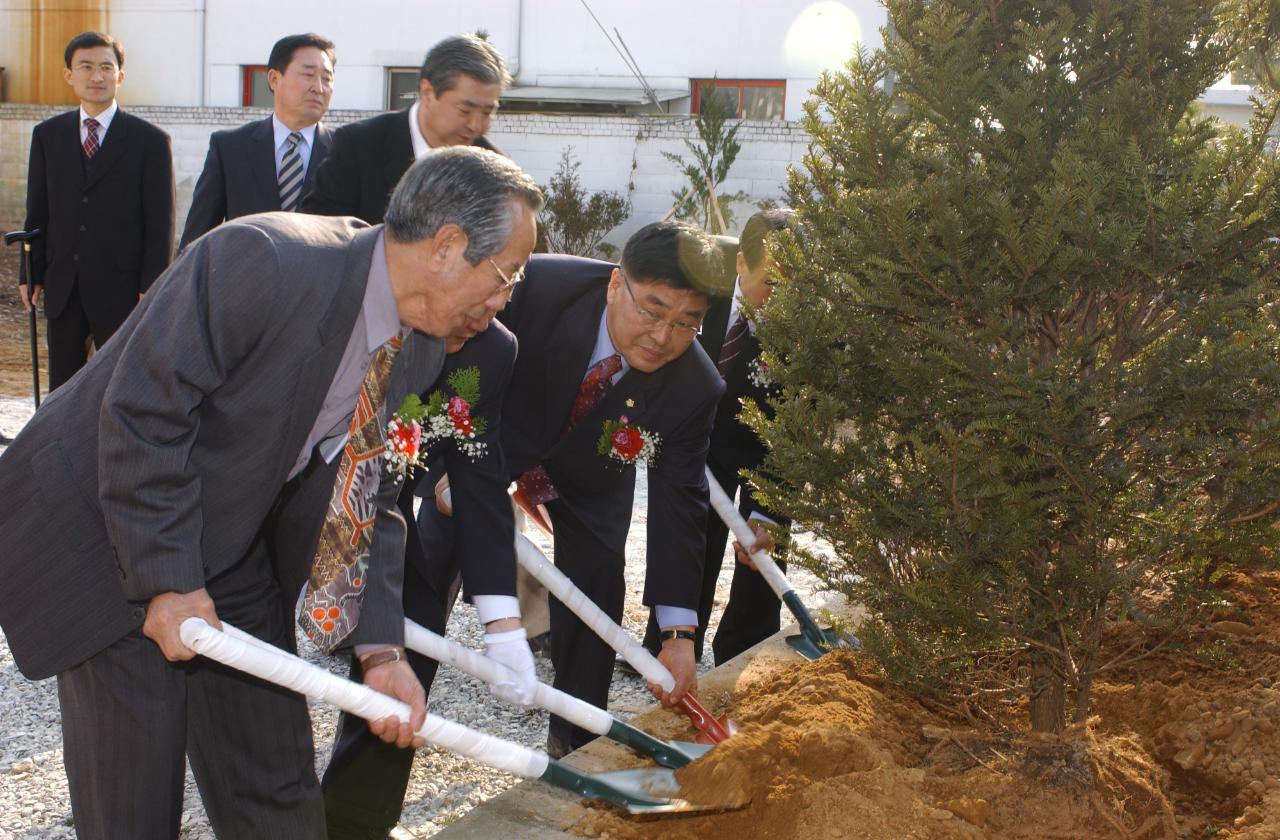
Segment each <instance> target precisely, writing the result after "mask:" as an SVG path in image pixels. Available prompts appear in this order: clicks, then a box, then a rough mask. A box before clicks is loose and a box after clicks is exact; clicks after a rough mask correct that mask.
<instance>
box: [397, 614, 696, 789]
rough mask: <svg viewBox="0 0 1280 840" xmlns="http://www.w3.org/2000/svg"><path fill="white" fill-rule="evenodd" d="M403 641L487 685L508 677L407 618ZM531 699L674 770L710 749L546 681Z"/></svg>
mask: <svg viewBox="0 0 1280 840" xmlns="http://www.w3.org/2000/svg"><path fill="white" fill-rule="evenodd" d="M404 644H405V647H407V648H409V649H410V650H416V651H417V652H418V653H420V654H422V655H423V656H429V657H431V658H432V659H434V660H436V661H438V662H443V663H445V664H446V665H452V666H453V667H454V668H457V669H458V670H460V671H465V672H467V673H468V674H470V675H471V676H473V677H477V678H479V679H480V680H482V681H483V682H485V683H488V684H489V685H493V684H494V683H497V682H503V681H505V679H507V678H509V677H508V675H509V674H510V669H509V668H507V667H506V666H505V665H502V664H500V663H498V662H494V661H493V660H492V659H488V658H486V657H484V656H481V655H480V654H478V653H476V652H475V651H474V650H471V649H470V648H467V647H463V646H462V645H460V644H458V643H457V642H454V641H450V640H449V639H446V638H444V637H443V636H440V635H438V634H436V633H432V632H431V631H430V630H428V629H427V628H425V627H422V626H420V625H418V624H415V623H413V622H412V621H409V620H408V619H405V622H404ZM504 672H506V673H504ZM533 702H534V703H535V704H536V705H537V706H538V707H540V708H543V709H546V710H547V711H549V712H551V713H552V714H557V715H559V716H560V717H562V718H564V719H565V720H567V721H569V722H570V723H573V724H574V725H576V726H581V727H582V728H583V729H585V730H587V731H588V732H594V733H595V734H597V735H603V736H605V737H606V738H608V739H609V740H611V741H617V742H618V743H619V744H622V745H624V746H628V747H631V748H632V749H634V750H635V751H636V752H638V753H640V754H642V755H647V756H649V757H650V758H652V759H653V760H654V761H656V762H658V763H659V764H661V765H662V766H663V767H670V768H672V769H673V770H676V769H679V768H681V767H684V766H685V765H686V764H688V763H689V762H690V761H693V760H694V759H695V758H699V757H701V756H703V755H705V754H706V752H707V750H709V749H711V748H710V747H709V746H706V745H704V744H689V743H682V742H675V743H668V742H667V741H661V740H659V739H657V738H655V737H653V736H652V735H650V734H649V733H647V732H645V731H643V730H641V729H637V728H636V727H634V726H631V725H630V724H627V723H623V722H622V721H620V720H618V719H617V718H615V717H613V716H612V715H610V714H609V713H608V712H606V711H605V710H604V709H599V708H596V707H595V706H593V705H591V704H590V703H588V702H586V701H585V700H579V699H578V698H577V697H574V696H573V695H571V694H566V693H564V692H563V691H560V690H559V689H556V688H552V687H551V686H549V685H546V684H545V683H541V682H540V683H538V687H537V689H536V691H535V693H534V695H533Z"/></svg>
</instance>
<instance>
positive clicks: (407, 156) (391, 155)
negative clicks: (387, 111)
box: [382, 108, 417, 196]
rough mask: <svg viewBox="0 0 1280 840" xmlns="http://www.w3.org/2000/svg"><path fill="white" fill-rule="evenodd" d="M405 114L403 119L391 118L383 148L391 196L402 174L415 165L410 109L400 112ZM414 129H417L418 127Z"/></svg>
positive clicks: (385, 171) (388, 191)
mask: <svg viewBox="0 0 1280 840" xmlns="http://www.w3.org/2000/svg"><path fill="white" fill-rule="evenodd" d="M400 113H401V114H403V115H404V118H403V119H399V120H390V121H388V123H387V124H388V125H389V126H390V127H391V131H390V133H389V135H388V136H387V137H386V138H384V143H383V149H385V150H386V154H387V159H386V161H384V162H383V165H382V175H383V177H384V178H385V179H386V182H387V190H386V192H387V195H388V196H390V194H391V190H392V189H393V188H394V187H395V185H396V184H397V183H399V181H400V176H401V175H403V174H404V173H405V170H407V169H408V168H409V167H410V166H412V165H413V141H412V140H410V139H409V131H410V130H411V127H410V125H409V110H408V109H407V108H406V109H405V110H403V111H401V112H400ZM412 130H415V131H416V130H417V129H416V128H414V129H412Z"/></svg>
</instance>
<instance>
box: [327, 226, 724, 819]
mask: <svg viewBox="0 0 1280 840" xmlns="http://www.w3.org/2000/svg"><path fill="white" fill-rule="evenodd" d="M498 273H501V274H502V275H503V276H504V280H505V282H507V283H510V284H512V285H514V287H515V292H514V294H513V295H512V297H511V302H510V304H509V305H508V306H507V307H506V308H505V309H503V310H502V312H501V314H500V315H499V320H498V322H495V323H494V324H492V325H491V326H490V327H489V329H488V330H486V331H484V332H481V333H480V334H479V335H476V336H475V337H474V338H470V339H469V340H466V341H465V343H464V344H463V345H462V347H461V349H460V350H458V351H457V352H453V353H452V355H450V356H449V360H448V362H447V364H448V365H449V366H450V367H452V368H455V369H456V368H457V367H460V366H466V365H467V364H474V365H476V366H477V367H478V368H479V370H480V371H481V386H480V387H481V395H482V400H488V401H489V403H488V404H487V405H486V406H484V407H483V408H481V409H479V411H481V413H483V416H484V417H485V419H486V420H487V421H488V422H489V430H488V431H487V432H486V436H485V438H486V439H487V440H489V441H492V440H493V439H495V438H496V439H498V440H500V442H501V448H500V450H499V449H498V447H494V446H490V447H489V450H490V452H491V453H493V452H497V451H500V452H501V456H500V457H499V458H498V465H499V467H500V468H501V471H500V472H499V474H498V475H497V476H496V477H495V476H494V475H493V473H492V466H493V465H492V463H491V462H489V459H487V458H486V459H483V460H482V461H479V462H475V463H472V462H469V461H467V462H464V461H462V460H459V459H454V460H453V462H452V463H451V462H450V460H449V458H448V456H447V455H446V457H445V459H444V461H445V466H446V467H450V469H449V480H450V482H451V487H450V493H451V495H452V497H453V498H452V502H453V510H454V511H456V515H455V516H450V515H449V513H446V512H444V511H443V510H441V509H440V508H439V507H437V505H436V504H433V503H432V502H431V500H430V494H429V493H426V494H424V495H427V497H428V498H427V500H426V501H425V502H424V504H422V506H421V507H420V509H419V511H418V528H417V531H418V536H419V537H420V539H421V543H422V546H423V550H422V551H420V552H418V553H417V556H416V557H410V558H408V559H407V560H406V563H405V586H404V592H405V615H406V617H408V618H412V619H415V620H417V621H419V623H421V624H423V625H424V626H426V627H427V628H428V629H430V630H433V631H435V632H437V633H443V632H444V625H445V623H446V616H447V614H448V612H449V610H450V608H451V607H452V605H453V602H454V599H455V598H456V593H457V589H456V583H455V581H456V580H457V576H458V572H459V569H462V570H463V572H464V574H463V577H464V578H466V587H467V589H468V590H471V589H472V588H477V589H479V588H478V587H475V586H474V584H473V582H472V580H471V579H470V578H468V576H467V574H466V569H467V565H468V563H471V564H472V565H473V566H475V565H478V564H477V563H474V562H472V561H479V562H480V563H483V564H484V565H485V566H486V567H487V568H488V569H489V570H490V571H492V572H496V571H497V570H501V569H505V570H508V571H509V570H510V569H512V568H513V567H514V565H515V554H514V545H513V543H514V530H513V527H512V526H511V525H510V524H506V525H505V526H504V527H503V528H502V529H495V528H489V527H488V526H487V523H489V522H492V521H494V520H493V516H494V512H495V511H496V510H497V507H496V506H495V505H501V506H504V507H505V510H506V514H507V522H508V523H510V516H511V505H510V501H509V500H508V498H507V493H506V488H507V486H508V484H509V483H510V482H511V481H515V482H516V483H517V487H518V490H517V497H518V499H520V500H521V502H522V506H526V508H527V509H536V507H537V506H538V505H545V509H546V510H547V512H548V514H549V516H550V524H551V525H552V526H553V527H554V532H555V562H556V565H557V566H559V567H560V569H561V570H562V571H563V572H564V573H565V574H566V575H568V576H569V578H570V579H571V580H572V581H573V582H574V583H575V584H577V586H578V587H579V588H581V589H582V590H583V591H584V592H585V593H586V594H587V595H588V596H589V597H590V598H591V599H592V600H593V601H595V603H596V604H598V605H599V606H600V607H601V608H603V609H604V610H605V612H607V613H609V615H610V616H611V617H612V618H613V619H614V620H615V621H617V620H621V618H622V607H623V597H624V594H625V584H624V580H623V565H624V563H625V559H626V542H627V531H628V529H629V527H630V524H631V509H632V496H633V491H634V487H635V466H634V465H633V464H628V463H625V462H624V460H622V459H619V458H617V457H614V456H613V455H611V454H609V453H608V451H606V452H605V453H604V454H602V453H601V451H600V440H601V438H602V436H603V435H604V429H605V424H606V422H608V421H612V422H614V423H619V422H623V418H625V423H626V424H627V425H628V426H630V427H632V428H634V429H637V430H643V432H644V433H645V434H646V435H648V436H649V437H650V438H652V439H653V440H655V441H656V442H657V443H658V448H659V451H658V453H657V457H656V458H654V459H653V463H651V464H648V465H647V469H648V480H649V504H648V575H647V580H646V585H645V593H644V602H645V603H646V604H648V605H650V606H653V607H655V609H656V612H657V615H658V622H659V625H660V627H661V631H662V635H663V636H664V639H663V641H662V648H661V651H660V653H659V654H658V658H659V659H660V660H661V661H662V662H663V663H664V664H665V665H666V666H667V667H668V668H669V669H670V670H671V672H672V675H673V676H674V677H675V680H676V687H675V690H674V691H672V692H671V693H670V694H665V695H664V694H663V693H662V692H661V690H660V689H659V688H658V687H657V686H650V690H651V691H653V692H654V694H655V695H656V696H658V697H659V698H660V699H661V700H662V701H663V702H664V703H665V704H668V705H674V704H675V703H678V702H679V701H680V699H681V698H683V697H684V695H685V694H686V693H687V692H689V691H691V690H694V689H696V686H697V671H696V661H695V659H694V655H693V654H694V651H693V635H694V631H695V630H696V629H697V606H698V593H699V587H700V583H701V579H702V555H703V546H704V542H705V531H706V524H707V509H708V500H707V485H706V478H705V475H704V473H703V465H704V464H705V462H706V456H707V441H708V436H709V435H710V433H711V425H712V421H713V419H714V417H715V411H716V406H717V404H718V402H719V399H720V395H721V394H722V393H723V392H724V382H723V380H722V379H721V378H720V375H719V374H718V373H717V372H716V367H715V364H714V363H713V362H712V361H711V359H710V358H709V357H708V356H707V354H706V352H705V351H703V350H702V348H701V347H699V346H698V345H697V344H696V343H695V338H696V337H697V335H698V333H699V332H700V330H701V325H702V319H703V317H704V316H705V315H706V313H707V309H708V307H709V305H710V302H711V296H712V295H721V296H722V295H725V294H727V293H728V291H729V290H728V289H727V288H723V289H722V288H719V287H718V286H717V284H718V283H720V282H722V277H723V257H722V256H721V254H720V251H719V250H718V248H717V246H716V245H715V242H714V240H712V239H711V238H710V237H708V236H707V235H706V234H704V233H702V232H701V231H698V230H696V229H694V228H692V227H689V226H688V225H685V224H683V223H680V222H658V223H655V224H651V225H648V226H647V227H644V228H642V229H641V230H639V231H638V232H637V233H635V234H634V235H633V236H632V237H631V238H630V240H628V242H627V244H626V246H625V248H624V249H623V253H622V264H621V265H619V266H615V265H613V264H611V263H606V262H601V261H599V260H591V259H584V258H581V257H571V256H560V255H550V254H535V255H533V256H532V257H530V259H529V263H528V266H527V272H526V275H525V276H526V278H527V279H523V281H522V282H521V277H520V276H519V273H518V272H513V271H510V270H509V269H508V268H507V267H498ZM504 325H505V326H504ZM508 330H510V333H514V334H515V336H516V338H518V339H519V342H520V353H519V357H518V359H517V360H516V364H515V367H514V371H511V369H510V368H509V367H508V368H507V369H506V373H507V374H508V375H509V379H508V378H502V377H501V376H500V375H499V373H500V371H501V366H500V365H499V364H498V361H499V359H498V357H497V356H496V355H494V354H489V355H488V358H487V361H486V359H484V358H480V357H479V356H477V355H476V354H477V353H478V352H479V351H480V348H482V347H484V346H485V345H486V344H488V343H490V342H493V341H495V340H496V339H495V337H496V336H508V337H509V336H510V333H508ZM447 349H449V350H450V351H451V352H452V350H453V349H454V347H453V344H452V343H447ZM512 352H513V353H514V347H513V348H512ZM469 360H474V361H469ZM491 371H492V372H493V375H492V376H491V374H490V372H491ZM490 383H492V384H490ZM495 412H497V413H495ZM437 476H438V472H437V471H436V470H434V469H433V470H432V471H431V472H429V473H428V474H427V476H426V478H425V479H424V480H423V481H422V482H420V486H422V487H426V488H430V487H433V486H434V483H435V481H436V478H437ZM464 485H465V486H464ZM468 488H469V489H468ZM419 492H422V491H421V490H420V491H419ZM402 500H403V497H402ZM468 523H471V524H468ZM411 530H413V529H411ZM499 560H501V561H502V562H497V561H499ZM479 591H485V590H483V589H480V590H479ZM489 591H492V590H489ZM484 597H485V596H478V597H477V598H476V599H474V600H476V601H477V604H476V605H477V608H479V609H481V613H482V615H481V619H482V620H484V619H485V618H486V615H485V614H484V611H485V610H486V609H490V608H492V606H493V602H488V603H487V605H486V606H483V607H482V603H481V601H480V599H481V598H484ZM489 597H493V596H489ZM514 600H515V599H514V598H512V599H511V603H510V604H509V606H510V607H514V606H515V604H514ZM515 614H516V615H518V614H519V613H518V611H517V612H516V613H515ZM486 629H487V630H490V631H491V632H493V631H492V629H491V628H488V627H487V628H486ZM527 650H528V648H527V645H526V646H525V652H526V653H527ZM551 661H552V663H553V664H554V666H555V670H556V678H555V683H554V684H555V687H556V688H559V689H561V690H562V691H566V692H568V693H570V694H572V695H574V696H575V697H580V698H582V699H584V700H586V701H588V702H590V703H592V704H594V705H596V706H599V707H601V708H604V707H606V706H607V704H608V697H609V684H610V681H611V680H612V677H613V662H614V654H613V651H612V649H610V648H609V647H608V645H606V644H605V643H604V642H603V641H601V640H600V639H599V638H598V637H597V636H596V635H595V634H594V633H593V632H592V631H591V630H590V629H588V628H587V627H586V626H585V625H583V624H582V623H581V622H579V621H578V620H577V618H576V617H575V616H574V615H573V614H572V613H570V612H569V611H568V610H567V609H566V608H564V607H563V606H562V605H561V604H560V603H559V602H558V601H555V600H554V599H552V601H551ZM409 663H410V665H412V666H413V667H414V672H415V674H417V676H418V679H419V681H421V682H422V684H423V686H424V687H425V688H427V690H428V691H430V686H431V681H432V679H433V678H434V676H435V663H434V662H432V661H430V660H428V659H426V658H425V657H417V656H416V655H413V654H410V656H409ZM594 737H595V735H594V734H593V733H590V732H587V731H586V730H583V729H579V728H577V727H574V726H572V725H570V724H569V723H568V722H567V721H565V720H563V719H560V718H558V717H556V716H554V715H553V716H552V718H551V731H550V734H549V736H548V739H547V750H548V752H549V753H550V754H551V755H552V756H554V757H560V756H562V755H564V754H566V753H568V752H570V751H572V750H573V749H576V748H577V747H579V746H581V745H582V744H584V743H586V742H587V741H589V740H591V739H593V738H594ZM406 759H407V760H406ZM335 768H337V769H336V770H335ZM411 769H412V756H411V755H409V754H407V753H406V752H405V751H396V750H394V749H392V748H388V747H385V746H381V745H380V743H379V742H377V741H376V739H373V738H370V737H368V736H364V737H362V738H360V739H358V740H357V739H348V738H347V737H346V733H345V731H344V734H343V736H341V738H340V740H339V742H338V744H337V745H336V746H335V752H334V757H333V759H332V760H331V762H330V765H329V770H328V771H327V772H326V775H325V781H324V788H325V804H326V811H327V815H328V828H329V837H330V838H331V840H345V838H358V837H374V836H381V837H385V836H386V835H387V832H388V831H390V830H391V828H392V827H394V825H395V822H396V820H397V819H398V817H399V813H400V809H401V805H402V804H403V799H404V791H405V789H406V786H407V784H408V778H409V774H410V771H411Z"/></svg>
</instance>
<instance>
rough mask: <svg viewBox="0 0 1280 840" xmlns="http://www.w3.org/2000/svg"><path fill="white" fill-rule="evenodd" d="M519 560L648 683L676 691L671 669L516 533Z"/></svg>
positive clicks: (526, 539) (665, 689) (664, 689)
mask: <svg viewBox="0 0 1280 840" xmlns="http://www.w3.org/2000/svg"><path fill="white" fill-rule="evenodd" d="M516 559H517V560H519V562H520V565H521V566H524V567H525V569H526V570H527V571H528V572H529V574H531V575H533V576H534V577H535V578H537V579H538V580H539V581H541V582H542V585H543V586H545V587H546V588H547V590H548V591H549V592H550V593H551V594H552V595H554V596H556V597H557V598H558V599H560V603H562V604H564V605H565V606H566V607H568V608H569V610H570V611H571V612H573V614H574V615H576V616H577V617H578V618H580V619H582V622H583V623H584V624H586V625H587V626H588V627H590V628H591V629H592V630H593V631H595V634H596V635H597V636H599V637H600V638H602V639H604V641H605V643H606V644H608V645H609V647H611V648H613V649H614V650H615V651H617V652H618V654H619V655H620V656H621V657H622V658H623V659H625V660H627V661H628V662H630V663H631V667H633V668H635V669H636V670H637V671H639V672H640V676H642V677H644V679H645V681H646V682H650V683H656V684H657V685H660V686H662V690H663V691H667V692H671V691H674V690H675V687H676V680H675V677H673V676H671V672H670V671H668V670H667V666H665V665H663V664H662V663H661V662H659V661H658V659H657V657H655V656H654V655H653V654H652V653H649V651H647V650H645V649H644V647H642V646H641V645H640V643H639V642H637V641H636V640H635V639H633V638H631V634H630V633H628V632H627V631H626V630H623V629H622V628H621V627H619V626H618V625H617V623H616V622H614V620H613V619H611V618H609V616H608V615H606V614H605V612H604V610H602V609H600V608H599V607H597V606H596V604H595V602H594V601H592V600H591V599H590V598H588V597H587V596H586V595H585V594H584V593H583V591H582V590H581V589H579V588H578V587H576V586H574V585H573V581H571V580H569V578H567V577H565V575H564V572H561V571H560V570H559V569H557V568H556V567H555V566H553V565H552V564H551V562H550V561H548V560H547V558H546V557H543V556H542V552H541V551H539V550H538V547H537V546H536V545H534V544H533V543H532V542H530V541H529V538H528V537H526V536H525V535H524V534H519V533H517V534H516Z"/></svg>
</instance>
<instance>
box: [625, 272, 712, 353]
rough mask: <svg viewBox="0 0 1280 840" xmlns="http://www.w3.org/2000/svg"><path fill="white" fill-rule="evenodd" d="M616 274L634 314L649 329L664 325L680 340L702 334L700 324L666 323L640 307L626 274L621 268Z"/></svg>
mask: <svg viewBox="0 0 1280 840" xmlns="http://www.w3.org/2000/svg"><path fill="white" fill-rule="evenodd" d="M618 273H619V274H621V275H622V285H623V287H624V288H625V289H626V290H627V294H628V295H630V296H631V305H632V306H633V307H634V308H635V310H636V314H637V315H639V316H640V320H641V321H643V322H644V323H645V325H646V326H648V327H649V328H650V329H652V328H653V327H657V326H659V325H662V324H665V325H666V326H668V327H670V328H671V332H672V333H674V334H675V335H678V336H681V337H682V338H694V337H696V336H698V335H701V334H702V322H701V321H699V322H698V323H696V324H690V323H688V322H687V321H668V320H667V319H666V318H663V317H661V316H659V315H657V314H655V313H653V312H650V311H649V310H648V309H645V308H644V307H643V306H641V305H640V301H639V300H637V299H636V293H635V292H634V291H632V289H631V282H630V281H629V280H628V279H627V273H626V272H625V271H623V270H622V266H618Z"/></svg>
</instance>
